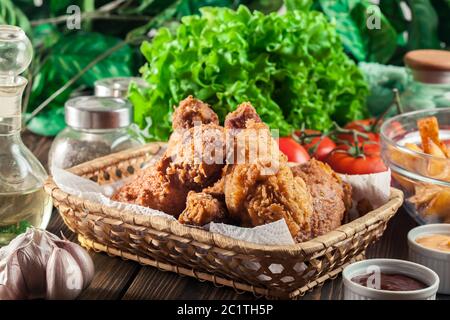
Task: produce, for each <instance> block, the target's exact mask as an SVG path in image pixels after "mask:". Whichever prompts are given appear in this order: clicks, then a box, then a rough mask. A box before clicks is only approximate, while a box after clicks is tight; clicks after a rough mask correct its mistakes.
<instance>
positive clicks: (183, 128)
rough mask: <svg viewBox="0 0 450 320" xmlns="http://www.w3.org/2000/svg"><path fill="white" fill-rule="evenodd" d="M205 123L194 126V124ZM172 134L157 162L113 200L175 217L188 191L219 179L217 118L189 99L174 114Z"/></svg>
mask: <svg viewBox="0 0 450 320" xmlns="http://www.w3.org/2000/svg"><path fill="white" fill-rule="evenodd" d="M197 120H198V121H205V122H206V124H201V125H197V126H195V127H192V125H194V124H195V123H194V121H197ZM174 121H175V122H174V127H177V128H178V129H179V130H178V131H176V132H174V133H173V134H172V136H171V138H170V140H169V144H168V145H169V146H168V148H167V150H166V152H165V154H164V155H163V156H162V158H161V160H160V161H159V162H157V163H156V164H154V165H153V166H151V167H149V168H147V169H145V170H144V171H143V172H141V173H140V174H139V175H138V176H137V177H136V178H135V179H134V180H133V181H131V182H129V183H127V184H126V185H124V186H123V187H122V188H120V189H119V190H118V191H117V192H116V194H115V195H114V196H113V200H117V201H122V202H129V203H135V204H139V205H142V206H145V207H150V208H153V209H157V210H161V211H164V212H166V213H169V214H171V215H173V216H175V217H178V215H179V214H180V213H181V212H182V211H183V210H184V209H185V207H186V198H187V195H188V193H189V191H192V190H194V191H197V192H199V191H201V190H202V189H203V188H206V187H208V186H210V185H212V184H213V183H215V182H216V181H217V180H218V179H219V178H220V176H221V172H222V168H223V166H224V162H225V136H224V130H223V127H221V126H219V125H217V124H216V122H218V120H217V115H215V114H214V112H213V111H212V110H211V109H209V107H208V106H207V105H206V104H204V103H203V102H201V101H199V100H196V99H194V98H192V97H189V98H188V99H185V100H183V101H182V103H180V107H178V109H177V110H176V111H175V114H174Z"/></svg>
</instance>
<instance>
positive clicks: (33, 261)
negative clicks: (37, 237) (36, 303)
mask: <svg viewBox="0 0 450 320" xmlns="http://www.w3.org/2000/svg"><path fill="white" fill-rule="evenodd" d="M43 254H44V252H43V251H41V249H40V247H39V246H38V245H36V244H35V243H34V242H31V243H30V244H28V245H27V246H25V247H23V248H20V249H18V250H17V251H16V255H17V260H18V263H19V266H20V270H21V272H22V276H23V280H24V282H25V286H26V288H27V290H28V298H29V299H38V298H43V297H45V294H46V291H47V283H46V276H45V273H46V265H47V260H48V259H46V258H45V257H44V256H43Z"/></svg>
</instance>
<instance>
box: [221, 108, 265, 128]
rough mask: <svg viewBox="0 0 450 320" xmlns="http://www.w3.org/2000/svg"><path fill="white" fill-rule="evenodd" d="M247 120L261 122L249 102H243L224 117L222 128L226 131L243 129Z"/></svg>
mask: <svg viewBox="0 0 450 320" xmlns="http://www.w3.org/2000/svg"><path fill="white" fill-rule="evenodd" d="M248 120H253V121H254V122H262V121H261V118H260V117H259V115H258V113H256V110H255V108H253V106H252V105H251V104H250V103H249V102H244V103H242V104H240V105H239V106H238V107H237V109H236V110H234V111H233V112H230V113H229V114H228V115H227V116H226V118H225V123H224V127H225V128H226V129H244V128H245V127H246V122H247V121H248Z"/></svg>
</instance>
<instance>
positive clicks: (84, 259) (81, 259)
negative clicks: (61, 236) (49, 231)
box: [54, 240, 95, 289]
mask: <svg viewBox="0 0 450 320" xmlns="http://www.w3.org/2000/svg"><path fill="white" fill-rule="evenodd" d="M54 243H55V244H56V245H57V246H58V247H59V248H61V249H64V250H66V251H67V252H69V253H70V254H71V255H72V257H73V258H74V259H75V261H76V262H77V263H78V266H79V267H80V269H81V272H82V274H83V289H86V288H87V287H88V286H89V284H90V283H91V281H92V279H93V278H94V273H95V269H94V262H93V261H92V258H91V256H90V255H89V253H88V252H87V251H86V250H85V249H83V247H81V246H80V245H78V244H76V243H73V242H71V241H69V240H58V241H55V242H54Z"/></svg>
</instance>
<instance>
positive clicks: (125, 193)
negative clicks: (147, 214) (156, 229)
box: [112, 161, 189, 216]
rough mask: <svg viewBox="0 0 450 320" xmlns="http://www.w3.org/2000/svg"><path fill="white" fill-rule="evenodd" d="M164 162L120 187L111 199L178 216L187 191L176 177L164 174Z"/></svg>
mask: <svg viewBox="0 0 450 320" xmlns="http://www.w3.org/2000/svg"><path fill="white" fill-rule="evenodd" d="M164 162H165V161H161V162H160V163H158V164H157V165H154V166H151V167H149V168H147V169H145V170H143V171H142V172H141V173H140V174H139V175H138V176H137V177H136V178H134V179H133V180H132V181H130V182H129V183H127V184H125V185H124V186H122V187H121V188H120V189H119V190H118V191H117V192H116V193H115V194H114V195H113V197H112V199H113V200H115V201H120V202H127V203H134V204H137V205H140V206H143V207H149V208H152V209H156V210H160V211H163V212H165V213H168V214H171V215H173V216H178V215H179V214H180V212H182V211H183V210H184V207H185V206H186V196H187V193H188V192H189V189H187V188H186V187H185V186H184V185H183V184H182V183H181V182H180V181H179V180H178V179H177V177H176V176H174V175H171V176H169V175H166V174H165V170H164V165H163V164H164Z"/></svg>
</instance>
